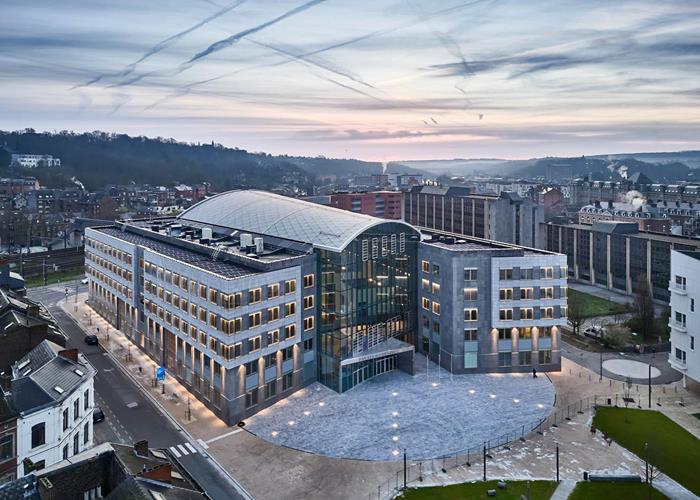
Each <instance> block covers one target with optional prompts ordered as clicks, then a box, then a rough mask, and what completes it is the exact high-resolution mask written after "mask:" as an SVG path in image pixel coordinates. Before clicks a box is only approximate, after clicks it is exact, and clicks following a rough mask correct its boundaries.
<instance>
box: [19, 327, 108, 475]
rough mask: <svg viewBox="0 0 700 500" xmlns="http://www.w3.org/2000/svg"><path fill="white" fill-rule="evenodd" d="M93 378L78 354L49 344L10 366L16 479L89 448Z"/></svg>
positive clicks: (93, 400) (93, 397) (90, 441)
mask: <svg viewBox="0 0 700 500" xmlns="http://www.w3.org/2000/svg"><path fill="white" fill-rule="evenodd" d="M94 378H95V370H94V368H93V367H92V365H90V363H89V362H88V361H87V359H86V358H85V356H83V355H82V354H80V353H79V352H78V350H77V349H64V348H63V347H61V346H59V345H57V344H54V343H53V342H49V341H47V340H44V341H43V342H42V343H41V344H39V345H38V346H37V347H35V348H34V349H32V350H31V351H30V352H29V354H27V355H26V356H24V357H23V358H21V359H20V360H19V361H17V362H16V363H15V364H14V365H13V366H12V395H13V399H14V403H15V407H16V409H17V412H18V417H17V459H18V467H17V476H18V477H22V476H25V475H26V474H28V473H29V472H31V471H33V470H40V469H42V468H44V467H47V466H49V465H52V464H55V463H57V462H60V461H61V460H65V459H67V458H69V457H72V456H73V455H77V454H78V453H82V452H83V451H85V450H86V449H88V448H91V447H92V441H93V433H92V413H93V408H94V406H95V396H94V389H93V382H94Z"/></svg>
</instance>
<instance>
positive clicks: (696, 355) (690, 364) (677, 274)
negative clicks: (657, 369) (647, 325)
mask: <svg viewBox="0 0 700 500" xmlns="http://www.w3.org/2000/svg"><path fill="white" fill-rule="evenodd" d="M699 276H700V251H677V250H673V251H671V280H670V282H669V284H668V288H669V290H670V292H671V298H670V307H671V317H670V318H669V326H670V327H671V353H670V355H669V359H668V361H669V363H670V364H671V367H672V368H674V369H675V370H678V371H679V372H681V373H682V374H683V384H684V385H685V383H686V378H690V379H692V380H694V381H696V382H700V349H699V348H698V345H697V342H698V341H700V322H698V320H697V319H696V317H695V316H696V314H697V313H698V311H696V307H700V302H698V301H700V281H699V280H698V277H699Z"/></svg>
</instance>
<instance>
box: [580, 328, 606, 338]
mask: <svg viewBox="0 0 700 500" xmlns="http://www.w3.org/2000/svg"><path fill="white" fill-rule="evenodd" d="M605 333H606V330H605V327H604V326H589V327H588V328H586V329H585V330H584V331H583V334H584V335H585V336H586V337H592V338H594V339H602V338H603V337H605Z"/></svg>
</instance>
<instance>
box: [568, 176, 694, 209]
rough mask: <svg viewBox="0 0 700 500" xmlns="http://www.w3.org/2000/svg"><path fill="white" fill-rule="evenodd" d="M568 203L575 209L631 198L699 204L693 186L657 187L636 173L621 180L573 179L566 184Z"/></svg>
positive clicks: (661, 202) (671, 185) (647, 201)
mask: <svg viewBox="0 0 700 500" xmlns="http://www.w3.org/2000/svg"><path fill="white" fill-rule="evenodd" d="M569 189H570V192H571V197H570V203H571V204H572V205H576V206H583V205H589V204H592V203H594V202H596V201H597V202H600V203H601V204H606V203H608V202H610V201H611V202H620V201H627V202H629V201H631V198H633V197H639V198H641V199H642V200H643V201H644V203H655V204H657V205H661V204H664V202H666V203H667V204H669V205H671V204H675V203H676V202H678V203H692V204H694V205H695V204H700V186H699V185H693V184H656V183H654V182H653V181H652V180H651V179H649V178H648V177H647V176H645V175H644V174H641V173H639V172H637V173H635V174H633V175H631V176H629V178H628V179H624V180H621V181H591V180H588V179H587V178H583V179H575V180H574V181H572V182H571V184H570V185H569Z"/></svg>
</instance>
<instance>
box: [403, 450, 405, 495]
mask: <svg viewBox="0 0 700 500" xmlns="http://www.w3.org/2000/svg"><path fill="white" fill-rule="evenodd" d="M403 489H404V491H406V448H404V449H403Z"/></svg>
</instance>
